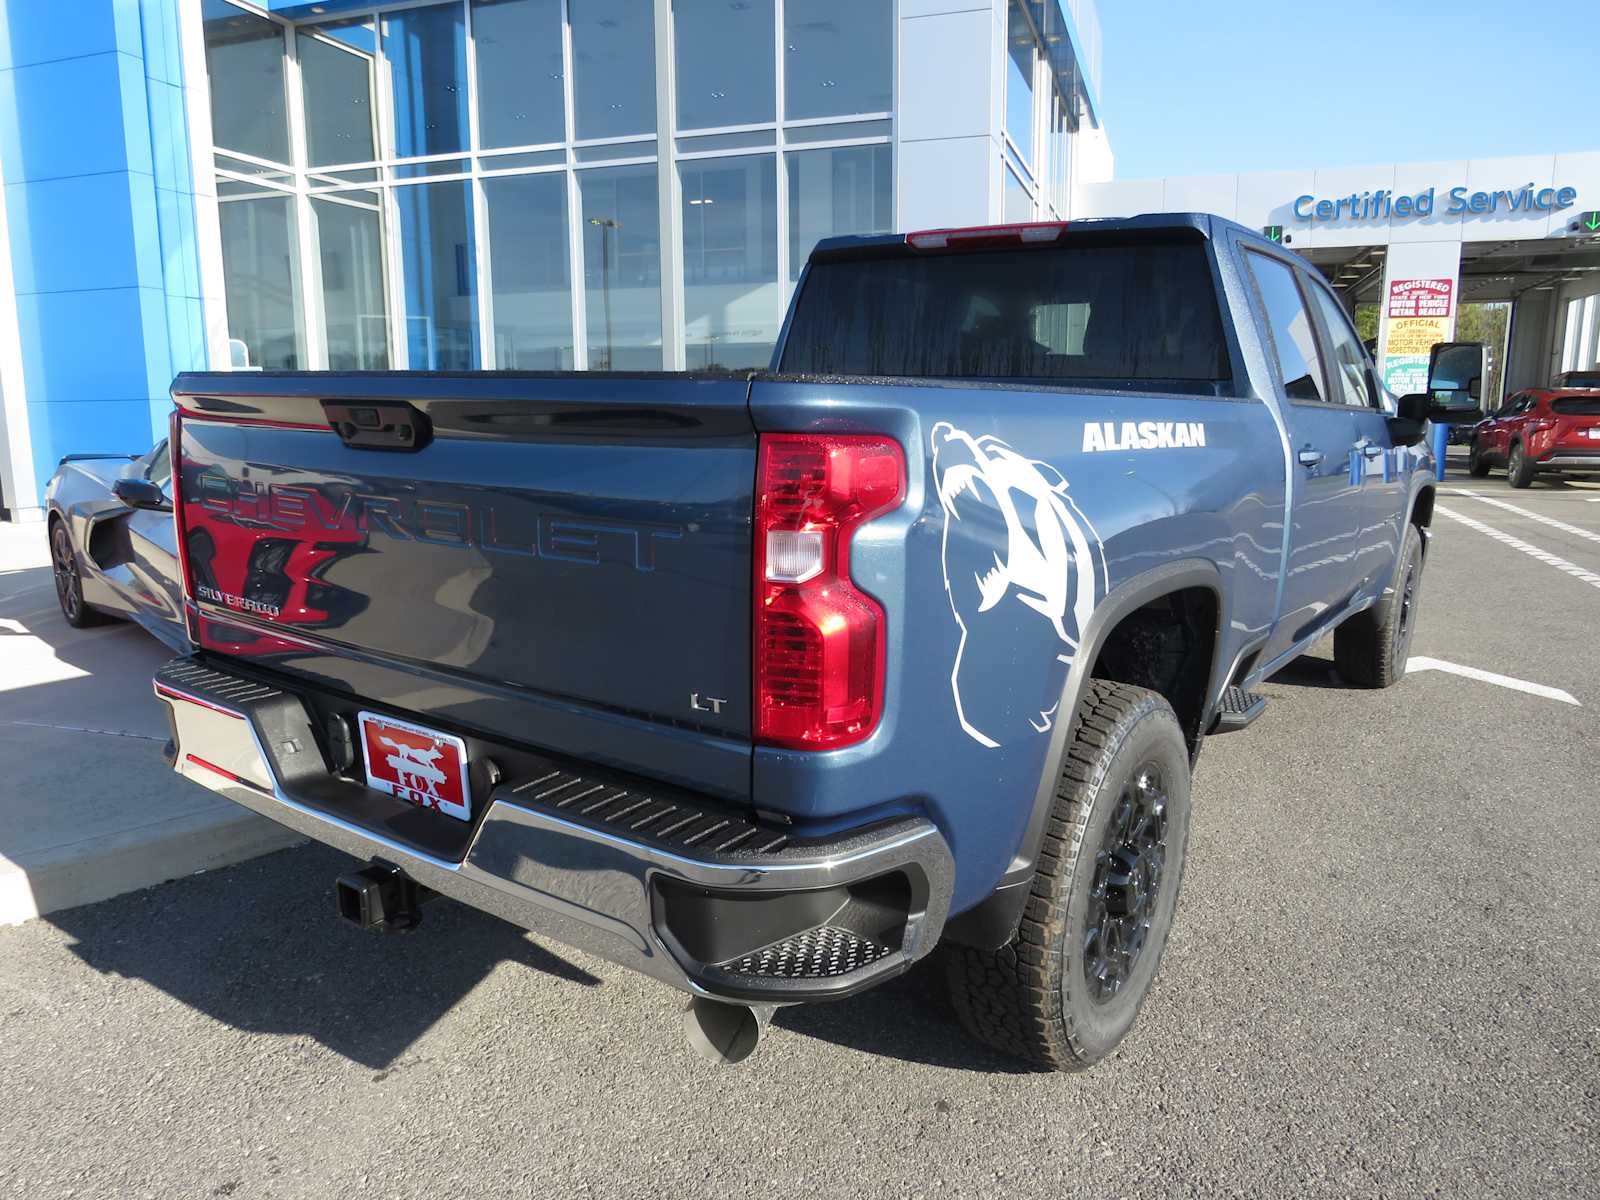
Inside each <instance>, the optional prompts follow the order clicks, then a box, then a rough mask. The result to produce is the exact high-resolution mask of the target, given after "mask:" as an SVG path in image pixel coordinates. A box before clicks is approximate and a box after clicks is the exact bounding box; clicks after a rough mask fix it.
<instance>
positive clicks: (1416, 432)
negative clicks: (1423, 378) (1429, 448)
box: [1388, 392, 1433, 446]
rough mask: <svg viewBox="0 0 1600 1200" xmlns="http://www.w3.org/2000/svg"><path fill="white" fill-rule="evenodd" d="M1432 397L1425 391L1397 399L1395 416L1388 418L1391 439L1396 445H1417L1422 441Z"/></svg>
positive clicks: (1431, 407) (1431, 408) (1431, 406)
mask: <svg viewBox="0 0 1600 1200" xmlns="http://www.w3.org/2000/svg"><path fill="white" fill-rule="evenodd" d="M1432 411H1433V402H1432V399H1431V398H1430V397H1429V396H1428V395H1427V394H1426V393H1425V392H1412V393H1411V394H1410V395H1406V396H1401V397H1400V398H1399V399H1398V400H1396V401H1395V405H1394V416H1392V417H1389V418H1388V424H1389V440H1390V441H1391V442H1393V443H1394V444H1395V445H1396V446H1415V445H1416V444H1417V443H1419V442H1421V441H1422V438H1423V434H1424V433H1425V431H1426V425H1427V422H1428V414H1429V413H1430V412H1432Z"/></svg>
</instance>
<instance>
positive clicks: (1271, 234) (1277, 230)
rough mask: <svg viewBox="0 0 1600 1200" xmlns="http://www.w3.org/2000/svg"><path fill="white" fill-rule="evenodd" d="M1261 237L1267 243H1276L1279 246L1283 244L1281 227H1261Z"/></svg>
mask: <svg viewBox="0 0 1600 1200" xmlns="http://www.w3.org/2000/svg"><path fill="white" fill-rule="evenodd" d="M1261 236H1262V237H1264V238H1266V239H1267V240H1268V241H1269V242H1278V243H1280V244H1281V243H1282V242H1283V226H1282V225H1263V226H1262V227H1261Z"/></svg>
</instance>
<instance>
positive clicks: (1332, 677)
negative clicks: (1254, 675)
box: [1266, 654, 1351, 691]
mask: <svg viewBox="0 0 1600 1200" xmlns="http://www.w3.org/2000/svg"><path fill="white" fill-rule="evenodd" d="M1266 682H1268V683H1282V684H1287V685H1288V686H1289V687H1304V688H1331V689H1333V690H1335V691H1348V690H1349V688H1350V686H1351V685H1350V684H1348V683H1346V682H1345V681H1344V680H1342V679H1340V678H1339V672H1338V671H1337V670H1335V669H1334V665H1333V660H1332V659H1331V658H1317V657H1316V656H1314V655H1311V654H1302V655H1301V656H1300V657H1299V658H1297V659H1294V660H1293V661H1292V662H1290V663H1288V664H1287V665H1286V666H1285V667H1284V668H1283V669H1282V670H1281V671H1279V672H1278V673H1277V674H1276V675H1272V676H1270V677H1269V678H1268V679H1267V681H1266Z"/></svg>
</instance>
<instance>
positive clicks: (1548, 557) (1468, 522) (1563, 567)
mask: <svg viewBox="0 0 1600 1200" xmlns="http://www.w3.org/2000/svg"><path fill="white" fill-rule="evenodd" d="M1433 511H1434V512H1437V513H1443V514H1444V515H1445V516H1447V517H1449V518H1450V519H1451V520H1452V521H1460V522H1461V523H1462V524H1463V525H1465V526H1466V527H1467V528H1468V529H1476V530H1477V531H1478V532H1479V533H1486V534H1488V535H1489V536H1490V537H1492V538H1494V540H1495V541H1497V542H1504V543H1505V544H1506V545H1508V546H1510V547H1511V548H1512V549H1513V550H1520V551H1522V552H1523V553H1524V554H1526V555H1528V556H1529V557H1531V558H1537V559H1538V560H1539V561H1540V562H1542V563H1549V564H1550V565H1551V566H1552V567H1554V568H1555V569H1556V570H1558V571H1564V572H1566V573H1567V574H1568V575H1571V576H1572V577H1573V578H1574V579H1578V580H1581V581H1583V582H1584V583H1587V584H1588V585H1589V586H1591V587H1597V588H1600V575H1596V574H1595V573H1594V572H1593V571H1587V570H1585V569H1584V568H1582V567H1580V566H1579V565H1578V564H1577V563H1574V562H1568V561H1567V560H1566V559H1564V558H1562V557H1561V556H1560V555H1558V554H1551V553H1550V552H1549V551H1548V550H1541V549H1539V547H1537V546H1534V545H1531V544H1529V543H1528V542H1525V541H1523V540H1522V539H1521V538H1517V537H1512V536H1511V535H1510V534H1509V533H1504V532H1502V531H1501V530H1498V529H1496V528H1495V527H1494V526H1492V525H1485V524H1484V523H1483V522H1482V521H1475V520H1473V519H1472V518H1471V517H1469V516H1466V515H1465V514H1463V513H1458V512H1456V510H1455V509H1453V508H1446V507H1445V506H1444V505H1442V504H1439V505H1435V507H1434V510H1433Z"/></svg>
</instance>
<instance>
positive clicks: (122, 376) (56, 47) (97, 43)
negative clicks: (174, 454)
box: [0, 0, 205, 488]
mask: <svg viewBox="0 0 1600 1200" xmlns="http://www.w3.org/2000/svg"><path fill="white" fill-rule="evenodd" d="M189 163H190V159H189V141H188V133H187V122H186V119H185V111H184V93H183V78H182V64H181V57H180V54H179V39H178V5H177V0H59V2H56V3H51V4H41V3H39V2H38V0H0V177H3V178H4V181H5V200H6V212H7V216H8V220H9V225H10V235H11V245H10V250H11V260H12V268H13V273H14V277H15V286H16V293H17V322H18V332H19V334H20V336H21V342H22V355H23V381H24V385H25V387H26V389H27V396H28V413H29V421H30V423H31V428H32V438H33V456H34V463H35V467H36V470H37V475H38V481H39V485H40V487H41V488H42V487H43V485H44V484H45V483H46V482H47V481H48V480H49V478H50V475H51V473H52V471H53V470H54V467H55V463H56V461H57V460H58V459H59V458H60V457H61V456H62V455H63V454H71V453H76V452H93V451H106V452H127V453H134V452H139V451H143V450H145V449H147V448H148V447H149V446H150V444H151V443H152V441H153V440H154V439H155V438H157V437H159V436H161V433H162V431H163V430H164V429H165V424H166V413H167V411H168V410H169V408H170V401H169V400H168V398H167V386H168V384H170V383H171V381H172V376H173V375H174V373H176V372H177V371H178V370H183V369H188V368H191V367H203V366H204V365H205V336H204V329H203V326H202V318H201V306H200V273H199V261H198V256H197V253H196V244H195V228H194V195H193V184H192V179H191V172H190V166H189Z"/></svg>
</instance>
